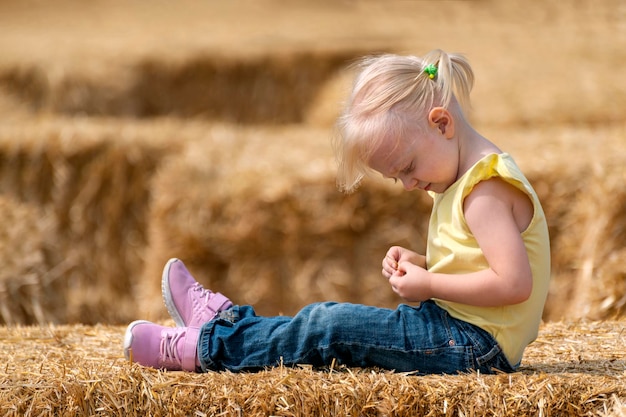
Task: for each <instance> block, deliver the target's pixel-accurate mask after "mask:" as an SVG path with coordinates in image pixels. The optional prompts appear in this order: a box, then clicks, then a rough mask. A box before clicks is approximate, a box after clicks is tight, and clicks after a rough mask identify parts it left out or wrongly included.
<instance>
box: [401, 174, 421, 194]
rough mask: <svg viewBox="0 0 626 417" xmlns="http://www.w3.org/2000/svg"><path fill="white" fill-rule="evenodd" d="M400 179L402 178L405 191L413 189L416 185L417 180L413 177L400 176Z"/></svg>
mask: <svg viewBox="0 0 626 417" xmlns="http://www.w3.org/2000/svg"><path fill="white" fill-rule="evenodd" d="M401 180H402V185H403V186H404V189H405V190H407V191H411V190H414V189H415V187H417V184H418V181H417V180H416V179H414V178H411V177H403V178H401Z"/></svg>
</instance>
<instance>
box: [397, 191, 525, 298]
mask: <svg viewBox="0 0 626 417" xmlns="http://www.w3.org/2000/svg"><path fill="white" fill-rule="evenodd" d="M464 212H465V219H466V221H467V225H468V226H469V228H470V230H471V231H472V233H473V234H474V237H475V238H476V241H477V242H478V244H479V246H480V248H481V249H482V251H483V253H484V255H485V258H486V260H487V262H488V264H489V268H487V269H484V270H482V271H478V272H474V273H469V274H459V275H449V274H437V273H434V274H433V273H431V272H428V271H426V270H425V269H423V268H420V267H419V266H417V265H414V264H411V263H408V262H399V268H398V271H397V272H396V273H394V274H393V275H392V276H391V277H390V279H389V282H390V284H391V286H392V288H393V289H394V291H395V292H396V293H398V295H400V296H401V297H402V298H404V299H406V300H408V301H424V300H427V299H430V298H438V299H442V300H447V301H452V302H458V303H463V304H469V305H476V306H487V307H495V306H502V305H510V304H517V303H521V302H523V301H525V300H527V299H528V297H529V296H530V294H531V291H532V272H531V268H530V262H529V260H528V254H527V253H526V247H525V246H524V242H523V240H522V237H521V232H522V231H523V230H525V229H526V228H527V227H528V224H530V221H531V219H532V216H533V205H532V203H531V201H530V199H529V198H528V196H526V195H525V194H524V193H522V192H521V191H519V190H517V189H516V188H515V187H513V186H511V185H510V184H507V183H506V182H504V181H502V180H500V179H491V180H488V181H483V182H481V183H479V184H478V185H476V187H474V189H473V190H472V192H471V194H470V195H469V196H467V198H466V199H465V202H464Z"/></svg>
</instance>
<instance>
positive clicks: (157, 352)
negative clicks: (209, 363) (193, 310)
mask: <svg viewBox="0 0 626 417" xmlns="http://www.w3.org/2000/svg"><path fill="white" fill-rule="evenodd" d="M199 334H200V329H198V328H194V327H188V328H181V327H163V326H159V325H158V324H154V323H150V322H149V321H145V320H137V321H134V322H132V323H131V324H129V325H128V328H127V329H126V335H125V336H124V356H126V359H127V360H131V356H132V360H133V362H137V363H138V364H141V365H143V366H149V367H151V368H156V369H167V370H169V371H189V372H195V371H196V367H198V368H199V367H200V363H199V361H198V337H199Z"/></svg>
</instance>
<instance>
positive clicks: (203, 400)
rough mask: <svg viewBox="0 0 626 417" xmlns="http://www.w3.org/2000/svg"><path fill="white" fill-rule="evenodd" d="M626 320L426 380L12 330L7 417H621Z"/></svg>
mask: <svg viewBox="0 0 626 417" xmlns="http://www.w3.org/2000/svg"><path fill="white" fill-rule="evenodd" d="M625 324H626V323H625V322H624V321H603V322H591V321H577V322H551V323H547V324H544V325H543V326H542V328H541V331H540V335H539V338H538V339H537V341H536V342H535V343H534V344H532V345H531V346H530V347H529V348H528V349H527V354H526V357H525V359H524V364H523V366H522V368H521V370H520V372H517V373H514V374H499V375H481V374H476V373H469V374H461V375H452V376H438V375H432V376H424V377H422V376H415V375H411V374H399V373H393V372H388V371H381V370H376V369H361V368H345V367H336V366H332V367H329V368H326V369H312V368H311V367H307V366H300V367H294V368H287V367H284V366H280V364H277V366H276V367H273V368H268V369H266V370H263V371H260V372H257V373H238V374H234V373H230V372H220V373H214V372H210V373H207V374H190V373H184V372H165V371H157V370H153V369H149V368H143V367H141V366H139V365H137V364H131V363H128V362H126V360H125V359H124V358H123V355H122V349H121V340H122V338H123V332H124V328H123V327H116V326H103V325H97V326H85V325H74V326H68V325H63V326H41V327H0V350H1V351H2V352H3V354H4V357H5V364H4V366H2V367H0V410H1V412H2V414H3V415H6V416H18V415H20V416H21V415H38V416H70V415H71V416H74V415H107V416H139V415H154V416H164V415H172V416H183V415H185V416H188V415H198V416H204V415H207V416H209V415H246V416H269V415H276V416H310V415H319V416H337V415H359V416H415V415H430V416H473V415H481V416H483V415H484V416H531V415H532V416H536V415H539V416H600V415H602V416H607V417H608V416H611V417H618V416H622V415H623V409H624V404H626V351H625V350H624V343H625V342H626V333H625V332H624V326H625Z"/></svg>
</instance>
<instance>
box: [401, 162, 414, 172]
mask: <svg viewBox="0 0 626 417" xmlns="http://www.w3.org/2000/svg"><path fill="white" fill-rule="evenodd" d="M413 168H414V167H413V163H412V162H411V164H410V165H409V166H408V167H406V168H404V169H403V170H402V173H403V174H410V173H411V172H413Z"/></svg>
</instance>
